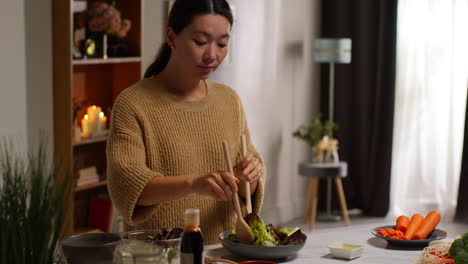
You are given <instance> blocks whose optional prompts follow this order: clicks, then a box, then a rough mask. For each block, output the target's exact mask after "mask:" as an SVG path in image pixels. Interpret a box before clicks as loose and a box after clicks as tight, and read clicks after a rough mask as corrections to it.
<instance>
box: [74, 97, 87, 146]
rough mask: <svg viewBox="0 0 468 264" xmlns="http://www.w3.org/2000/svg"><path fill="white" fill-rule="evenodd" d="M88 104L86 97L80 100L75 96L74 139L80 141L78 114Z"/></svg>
mask: <svg viewBox="0 0 468 264" xmlns="http://www.w3.org/2000/svg"><path fill="white" fill-rule="evenodd" d="M85 104H86V99H83V100H78V99H77V98H75V97H74V98H73V139H74V141H75V142H79V141H80V140H81V128H80V125H79V124H78V120H77V118H78V114H79V113H80V111H81V110H83V108H84V106H85Z"/></svg>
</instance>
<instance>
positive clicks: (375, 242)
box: [205, 222, 468, 264]
mask: <svg viewBox="0 0 468 264" xmlns="http://www.w3.org/2000/svg"><path fill="white" fill-rule="evenodd" d="M392 224H394V223H390V222H377V223H369V224H362V225H352V226H346V227H335V228H327V229H319V230H315V231H312V232H308V231H305V230H303V232H304V234H305V235H307V240H306V242H305V245H304V247H303V248H302V249H301V250H300V251H299V252H298V254H296V255H295V256H289V257H287V258H284V259H276V260H273V261H274V262H277V263H291V264H311V263H320V264H322V263H323V264H326V263H341V264H343V263H352V264H358V263H373V264H375V263H379V264H408V263H414V262H415V261H416V259H417V258H418V256H419V255H420V254H421V251H422V250H423V248H405V247H395V246H391V245H389V244H388V243H387V241H385V240H384V239H382V238H379V237H376V236H374V235H373V234H372V233H371V230H372V229H374V228H376V227H379V226H386V225H392ZM437 229H440V230H443V231H445V232H447V237H446V238H444V239H443V240H446V241H452V240H454V239H455V238H456V237H457V236H461V235H463V234H464V233H467V232H468V223H467V224H463V223H440V224H439V225H438V226H437ZM336 242H343V243H350V244H359V245H362V246H363V252H362V254H361V256H360V257H358V258H355V259H353V260H346V259H339V258H335V257H334V256H332V255H331V254H330V250H329V248H328V245H330V244H332V243H336ZM205 256H206V257H208V258H212V259H228V260H232V261H235V262H241V261H245V260H248V259H246V258H243V257H239V256H236V255H233V254H232V253H230V252H229V251H227V250H226V249H225V248H223V247H222V245H221V244H216V245H209V246H206V250H205Z"/></svg>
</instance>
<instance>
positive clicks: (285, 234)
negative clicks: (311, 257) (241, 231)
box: [219, 213, 307, 259]
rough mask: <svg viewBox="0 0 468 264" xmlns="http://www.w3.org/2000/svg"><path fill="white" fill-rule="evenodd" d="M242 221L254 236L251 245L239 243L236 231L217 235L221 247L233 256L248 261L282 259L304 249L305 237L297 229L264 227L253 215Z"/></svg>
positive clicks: (227, 231)
mask: <svg viewBox="0 0 468 264" xmlns="http://www.w3.org/2000/svg"><path fill="white" fill-rule="evenodd" d="M244 219H245V221H246V222H247V224H248V225H249V227H250V229H251V230H252V233H253V234H254V241H253V243H252V244H250V245H249V244H242V243H240V242H239V241H238V240H237V236H236V230H226V231H224V232H222V233H221V234H220V235H219V238H220V242H221V245H222V246H223V247H224V248H226V249H227V250H228V251H230V252H231V253H233V254H235V255H238V256H241V257H245V258H250V259H283V258H287V257H291V256H294V255H296V254H297V253H298V252H299V250H301V249H302V247H304V244H305V241H306V239H307V236H306V235H305V234H304V233H302V231H301V230H300V229H299V228H297V227H294V228H291V227H279V226H278V227H274V226H273V225H271V224H269V225H266V224H265V223H264V222H263V220H262V219H260V217H259V216H258V215H256V214H254V213H251V214H248V215H247V216H246V217H245V218H244Z"/></svg>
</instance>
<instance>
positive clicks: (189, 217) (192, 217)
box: [185, 208, 200, 226]
mask: <svg viewBox="0 0 468 264" xmlns="http://www.w3.org/2000/svg"><path fill="white" fill-rule="evenodd" d="M185 225H195V226H199V225H200V209H196V208H189V209H186V210H185Z"/></svg>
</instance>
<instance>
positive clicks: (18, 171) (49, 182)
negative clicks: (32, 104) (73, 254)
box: [0, 140, 68, 264]
mask: <svg viewBox="0 0 468 264" xmlns="http://www.w3.org/2000/svg"><path fill="white" fill-rule="evenodd" d="M15 149H16V148H14V147H13V144H12V143H11V142H7V141H6V140H3V141H1V142H0V174H1V175H0V238H1V239H0V241H1V242H0V249H1V251H0V263H17V264H22V263H25V264H26V263H35V264H50V263H53V262H54V251H55V249H56V245H57V239H58V237H59V234H60V231H61V226H62V219H63V212H64V210H63V208H64V200H65V194H66V193H65V192H66V191H67V190H68V181H67V180H66V179H67V177H59V176H60V173H59V171H58V170H57V168H55V167H54V166H53V165H52V163H51V162H48V159H47V155H46V151H45V150H46V148H45V145H44V144H40V146H39V148H38V149H37V152H36V153H34V154H32V155H29V156H28V155H19V154H17V152H16V151H15ZM62 176H63V175H62Z"/></svg>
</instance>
